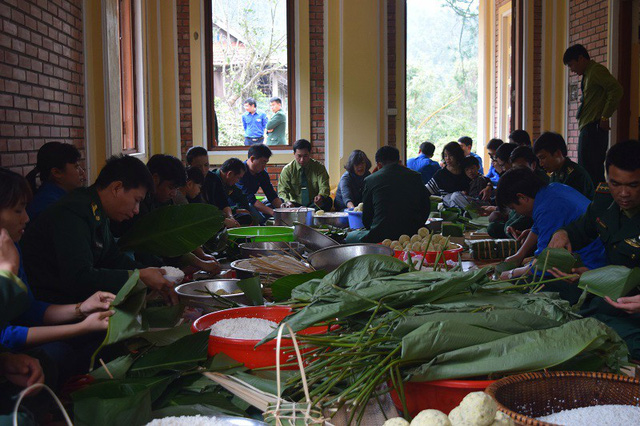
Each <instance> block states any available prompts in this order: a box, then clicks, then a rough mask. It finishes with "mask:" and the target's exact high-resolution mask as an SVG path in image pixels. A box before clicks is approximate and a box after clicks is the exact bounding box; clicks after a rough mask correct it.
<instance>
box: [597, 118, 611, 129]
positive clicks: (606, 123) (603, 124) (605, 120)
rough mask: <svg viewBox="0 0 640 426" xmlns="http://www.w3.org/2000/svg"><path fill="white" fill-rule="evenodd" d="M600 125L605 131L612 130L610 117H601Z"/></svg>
mask: <svg viewBox="0 0 640 426" xmlns="http://www.w3.org/2000/svg"><path fill="white" fill-rule="evenodd" d="M599 126H600V128H601V129H602V130H604V131H605V132H608V131H609V130H611V125H610V124H609V119H608V118H604V117H602V118H601V119H600V123H599Z"/></svg>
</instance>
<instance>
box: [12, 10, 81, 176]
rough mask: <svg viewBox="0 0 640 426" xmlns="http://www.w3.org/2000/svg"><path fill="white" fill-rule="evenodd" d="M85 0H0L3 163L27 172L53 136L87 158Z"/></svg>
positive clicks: (16, 169) (55, 139)
mask: <svg viewBox="0 0 640 426" xmlns="http://www.w3.org/2000/svg"><path fill="white" fill-rule="evenodd" d="M82 52H83V46H82V0H55V1H47V0H37V1H36V0H0V165H2V166H3V167H7V168H10V169H11V170H14V171H16V172H18V173H21V174H26V173H28V172H29V171H30V170H31V169H32V168H33V166H34V164H35V162H36V154H37V151H38V149H39V148H40V147H41V146H42V145H43V144H44V143H45V142H50V141H59V142H66V143H72V144H74V145H75V146H76V147H77V148H78V149H79V150H80V152H81V153H82V158H83V160H82V161H84V158H85V141H84V74H83V53H82Z"/></svg>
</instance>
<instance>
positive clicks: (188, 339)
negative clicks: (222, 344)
mask: <svg viewBox="0 0 640 426" xmlns="http://www.w3.org/2000/svg"><path fill="white" fill-rule="evenodd" d="M208 345H209V330H205V331H201V332H199V333H195V334H191V335H189V336H185V337H183V338H181V339H179V340H177V341H176V342H175V343H172V344H170V345H168V346H164V347H162V348H159V349H154V350H151V351H149V352H147V353H146V354H144V355H142V356H141V357H140V358H138V359H137V360H136V362H134V363H133V365H132V366H131V368H130V369H129V372H130V373H131V374H145V372H151V371H160V370H162V369H171V368H172V367H176V366H181V365H184V364H190V363H196V362H200V361H204V360H206V359H207V348H208Z"/></svg>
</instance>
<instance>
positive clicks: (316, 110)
mask: <svg viewBox="0 0 640 426" xmlns="http://www.w3.org/2000/svg"><path fill="white" fill-rule="evenodd" d="M309 61H310V74H311V75H310V79H311V141H310V142H311V145H312V154H313V157H314V158H315V159H316V160H318V161H322V162H324V143H325V134H324V119H325V116H324V0H309Z"/></svg>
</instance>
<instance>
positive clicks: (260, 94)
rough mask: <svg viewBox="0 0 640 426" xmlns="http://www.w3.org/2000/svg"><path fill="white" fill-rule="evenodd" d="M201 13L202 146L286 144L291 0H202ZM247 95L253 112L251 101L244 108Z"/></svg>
mask: <svg viewBox="0 0 640 426" xmlns="http://www.w3.org/2000/svg"><path fill="white" fill-rule="evenodd" d="M205 17H206V18H205V61H206V62H205V64H206V66H205V70H206V71H205V72H206V105H207V109H206V114H207V148H208V149H209V150H225V149H227V150H233V149H238V147H244V146H245V144H253V143H260V142H262V143H265V144H267V145H269V146H270V147H271V148H272V149H273V148H275V149H278V147H286V149H290V145H291V135H295V131H294V124H295V116H294V114H295V108H294V107H293V105H292V104H293V100H294V99H295V94H294V87H295V84H293V82H294V81H295V80H294V78H295V77H294V76H295V72H294V67H293V65H294V63H295V61H294V52H295V49H294V37H293V35H294V1H293V0H268V1H265V0H207V1H206V2H205ZM290 82H291V84H289V83H290ZM249 98H251V99H253V100H255V103H256V105H255V111H254V109H253V106H252V105H247V107H248V108H245V101H246V100H247V99H249ZM272 98H278V99H280V100H281V102H280V103H278V102H271V101H270V100H271V99H272ZM276 112H278V113H279V114H280V116H279V117H280V118H281V119H282V115H284V118H285V122H284V123H283V124H279V125H276V123H279V122H281V119H280V120H277V119H274V120H271V118H272V117H273V116H274V115H275V114H276ZM245 114H246V115H245ZM263 114H264V115H263ZM265 115H266V117H265ZM245 128H246V130H245ZM270 130H271V131H270ZM283 134H284V135H283ZM246 137H248V138H249V139H245V138H246ZM261 138H263V139H261Z"/></svg>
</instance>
